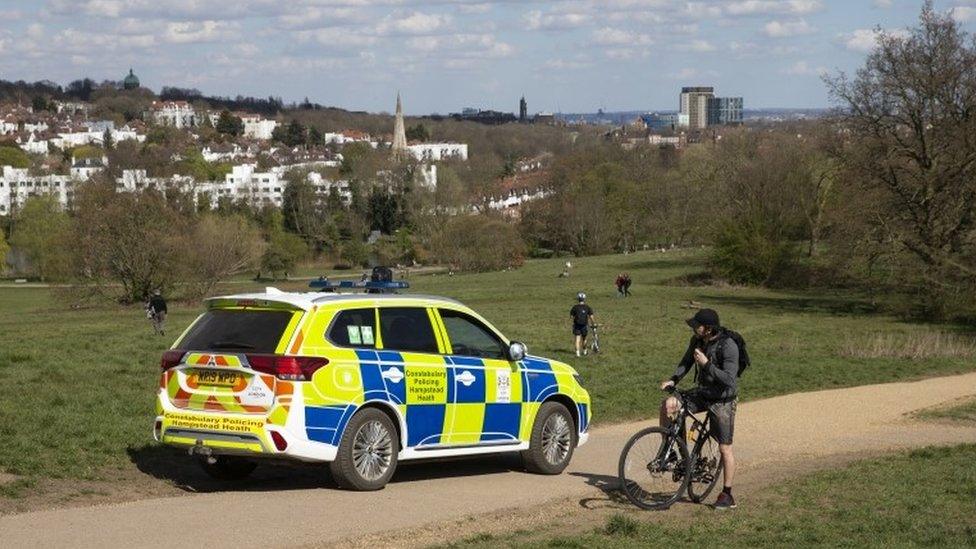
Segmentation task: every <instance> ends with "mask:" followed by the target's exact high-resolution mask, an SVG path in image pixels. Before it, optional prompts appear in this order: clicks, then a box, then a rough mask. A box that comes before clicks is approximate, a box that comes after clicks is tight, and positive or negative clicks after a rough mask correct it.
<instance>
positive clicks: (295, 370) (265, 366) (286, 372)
mask: <svg viewBox="0 0 976 549" xmlns="http://www.w3.org/2000/svg"><path fill="white" fill-rule="evenodd" d="M247 362H248V364H250V365H251V369H252V370H255V371H258V372H261V373H264V374H272V375H274V376H275V377H277V378H278V379H284V380H286V381H308V380H310V379H312V374H314V373H315V372H316V370H318V369H319V368H321V367H323V366H325V365H326V364H328V363H329V360H328V359H326V358H321V357H312V356H280V355H247Z"/></svg>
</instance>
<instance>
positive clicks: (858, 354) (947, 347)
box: [840, 330, 976, 360]
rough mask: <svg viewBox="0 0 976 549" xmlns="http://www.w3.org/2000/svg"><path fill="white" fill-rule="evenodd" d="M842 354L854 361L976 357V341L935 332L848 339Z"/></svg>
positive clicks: (927, 331)
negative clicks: (858, 359) (864, 359)
mask: <svg viewBox="0 0 976 549" xmlns="http://www.w3.org/2000/svg"><path fill="white" fill-rule="evenodd" d="M840 354H841V355H842V356H845V357H850V358H902V359H910V360H924V359H931V358H962V359H966V358H976V339H974V338H972V337H965V336H960V335H955V334H948V333H945V332H939V331H933V330H917V331H914V332H911V333H908V334H901V333H886V334H874V335H872V336H869V337H868V338H864V337H858V338H848V339H847V341H845V342H844V344H843V346H842V347H841V349H840Z"/></svg>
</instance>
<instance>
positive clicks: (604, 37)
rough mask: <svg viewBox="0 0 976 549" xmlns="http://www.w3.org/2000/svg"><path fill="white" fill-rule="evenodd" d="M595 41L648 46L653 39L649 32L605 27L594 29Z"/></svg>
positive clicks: (616, 44) (614, 44) (597, 42)
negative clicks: (642, 32) (643, 32)
mask: <svg viewBox="0 0 976 549" xmlns="http://www.w3.org/2000/svg"><path fill="white" fill-rule="evenodd" d="M592 36H593V43H595V44H599V45H601V46H646V45H649V44H651V43H652V42H653V41H652V40H651V37H650V36H649V35H647V34H641V33H637V32H632V31H628V30H624V29H616V28H611V27H603V28H602V29H597V30H594V31H593V34H592Z"/></svg>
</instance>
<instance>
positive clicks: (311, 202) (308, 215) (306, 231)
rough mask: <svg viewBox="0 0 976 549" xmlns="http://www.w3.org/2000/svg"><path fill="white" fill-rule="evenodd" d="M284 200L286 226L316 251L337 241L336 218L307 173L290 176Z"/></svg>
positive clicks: (293, 173)
mask: <svg viewBox="0 0 976 549" xmlns="http://www.w3.org/2000/svg"><path fill="white" fill-rule="evenodd" d="M287 178H288V183H286V184H285V189H284V192H283V193H282V194H283V196H282V199H281V211H282V214H283V215H284V227H285V228H286V229H288V230H289V231H291V232H293V233H295V234H297V235H299V236H301V237H302V238H304V239H305V241H306V242H308V244H310V245H311V246H313V247H314V248H315V249H316V250H322V249H324V248H326V247H328V246H330V245H332V244H334V243H335V241H336V239H337V234H336V229H335V225H334V223H333V220H332V216H330V215H329V212H328V210H327V208H326V207H325V200H324V197H323V196H321V195H319V193H318V191H317V190H316V189H315V187H314V186H313V185H312V184H311V183H310V182H309V181H308V178H307V172H304V171H302V170H294V171H291V172H289V173H288V175H287Z"/></svg>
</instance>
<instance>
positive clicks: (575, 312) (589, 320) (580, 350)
mask: <svg viewBox="0 0 976 549" xmlns="http://www.w3.org/2000/svg"><path fill="white" fill-rule="evenodd" d="M569 316H570V317H571V318H572V319H573V336H574V344H575V346H576V356H581V355H585V354H587V353H586V336H587V334H588V333H589V327H590V326H591V325H592V324H593V321H594V319H593V309H592V308H590V306H589V305H587V304H586V294H584V293H583V292H579V293H577V294H576V305H573V308H572V309H570V310H569Z"/></svg>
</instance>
